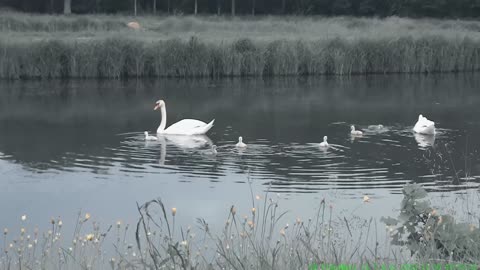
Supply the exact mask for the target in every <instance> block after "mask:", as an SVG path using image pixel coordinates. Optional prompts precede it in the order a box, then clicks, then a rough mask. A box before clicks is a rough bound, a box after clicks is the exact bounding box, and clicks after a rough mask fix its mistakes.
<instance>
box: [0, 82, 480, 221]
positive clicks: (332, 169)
mask: <svg viewBox="0 0 480 270" xmlns="http://www.w3.org/2000/svg"><path fill="white" fill-rule="evenodd" d="M479 89H480V76H478V74H466V75H435V76H372V77H363V76H361V77H351V78H316V79H313V78H309V79H297V78H287V79H269V80H260V79H234V80H219V81H216V80H213V81H212V80H191V81H186V80H161V81H128V82H118V81H68V82H62V81H27V82H0V179H1V180H0V193H1V194H0V212H2V217H3V218H1V219H0V221H1V223H2V224H0V226H8V225H12V224H16V223H17V220H18V217H19V216H20V215H21V214H23V213H28V214H29V216H31V217H32V219H33V220H35V221H38V223H42V222H43V221H44V220H45V222H47V221H48V219H49V218H50V216H59V215H60V216H62V217H64V218H65V219H66V220H67V219H69V218H70V217H71V219H72V222H73V221H74V217H75V215H76V212H77V211H78V209H83V210H84V211H89V212H92V213H93V214H94V215H96V216H98V217H99V219H100V220H103V221H104V222H113V221H115V220H117V219H125V220H129V221H131V222H133V220H134V219H135V218H136V213H135V202H139V203H142V202H144V201H147V200H149V199H152V198H156V197H162V198H163V199H164V201H166V203H167V204H169V205H174V206H176V207H177V208H178V209H179V214H180V213H182V214H183V216H184V217H185V220H186V222H190V220H191V219H192V218H195V217H199V216H204V217H207V218H210V219H214V220H215V219H219V220H220V219H223V218H224V216H225V215H226V214H227V211H228V207H229V206H230V205H231V204H237V205H245V206H248V204H249V202H250V191H249V190H250V186H251V187H252V189H253V190H254V192H255V193H258V194H261V193H263V192H264V191H265V190H267V189H268V188H269V187H270V190H271V191H272V192H275V193H279V194H280V197H281V198H284V199H285V203H284V205H285V206H286V207H287V208H290V209H296V210H298V211H299V212H300V214H305V215H308V214H309V211H310V210H312V209H313V205H315V204H316V201H315V200H317V199H319V198H323V197H328V198H331V200H332V201H333V202H335V203H336V204H337V205H339V207H341V208H343V209H347V210H348V209H354V208H355V211H364V213H365V214H370V215H382V214H391V212H392V209H395V208H398V202H399V201H400V200H401V196H400V195H398V194H400V193H401V187H402V185H403V184H405V183H409V182H418V183H424V184H425V185H426V186H427V187H428V188H429V190H430V191H431V192H432V194H438V193H442V194H444V195H443V196H452V197H454V196H455V194H457V193H458V192H461V191H462V190H466V189H471V190H472V189H476V188H478V186H479V183H480V162H479V160H480V158H479V155H478V149H479V148H480V144H479V141H478V138H480V117H479V115H480V91H479ZM160 98H162V99H164V100H165V101H166V108H167V114H168V123H169V124H171V123H174V122H176V121H178V120H181V119H183V118H195V119H199V120H203V121H205V122H208V121H210V120H211V119H216V120H215V126H214V127H213V128H212V130H211V131H210V132H209V133H208V137H206V136H205V137H195V138H193V139H188V138H185V137H161V138H160V140H159V142H145V141H144V140H143V131H145V130H148V131H150V132H153V133H155V130H156V129H157V127H158V125H159V123H160V113H159V112H158V111H153V107H154V103H155V101H156V100H157V99H160ZM419 113H422V114H423V115H425V116H427V117H428V118H429V119H432V120H434V121H435V122H436V126H437V131H438V134H437V135H436V136H435V137H424V136H415V135H414V134H412V132H411V129H412V127H413V125H414V124H415V122H416V120H417V118H418V114H419ZM169 124H167V125H169ZM351 124H355V125H356V127H357V129H362V130H363V131H364V132H365V133H364V135H363V136H362V137H352V136H350V132H349V131H350V125H351ZM376 124H382V125H383V126H385V129H382V130H373V129H372V130H371V129H369V128H368V126H369V125H376ZM324 135H327V136H328V138H329V143H330V144H331V145H332V147H331V148H329V149H328V150H326V151H324V150H322V149H320V148H319V147H318V144H319V143H320V142H321V141H322V138H323V136H324ZM238 136H243V138H244V141H245V142H246V143H247V144H248V147H247V149H245V150H244V151H239V150H237V149H235V147H234V144H235V143H236V141H237V138H238ZM212 144H215V145H217V146H218V154H217V155H212V153H211V150H210V149H211V145H212ZM249 179H250V182H251V183H252V184H251V185H249V184H248V182H249ZM365 194H368V195H369V196H370V197H372V202H375V203H372V204H371V205H369V206H368V207H364V206H362V204H361V198H362V197H363V196H364V195H365ZM445 194H446V195H445ZM246 209H248V208H246ZM219 213H221V214H219ZM224 214H225V215H224ZM67 222H68V221H67Z"/></svg>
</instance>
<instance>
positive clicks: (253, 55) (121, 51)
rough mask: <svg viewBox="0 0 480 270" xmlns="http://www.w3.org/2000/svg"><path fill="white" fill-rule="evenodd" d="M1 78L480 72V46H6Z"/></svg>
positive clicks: (439, 41)
mask: <svg viewBox="0 0 480 270" xmlns="http://www.w3.org/2000/svg"><path fill="white" fill-rule="evenodd" d="M0 52H1V54H0V77H1V78H6V79H22V78H116V79H119V78H128V77H224V76H289V75H323V74H334V75H351V74H370V73H432V72H468V71H469V72H471V71H478V70H480V41H474V40H472V39H470V38H467V37H466V38H463V39H461V40H458V41H455V42H453V43H452V42H451V41H449V40H447V39H445V38H441V37H423V38H419V39H414V38H409V37H406V38H397V39H392V40H375V41H372V40H368V39H359V40H353V41H349V40H346V39H342V38H335V39H332V40H323V41H302V40H298V41H288V40H277V41H272V42H267V43H262V42H255V41H252V40H250V39H239V40H237V41H234V42H232V43H226V42H225V43H220V44H212V43H207V42H204V41H201V40H200V39H198V38H195V37H193V38H191V39H190V40H188V41H183V40H181V39H171V40H165V41H154V42H143V41H140V40H135V39H129V38H124V37H116V38H108V39H104V40H85V41H74V42H72V41H63V40H46V41H44V40H41V41H31V42H29V43H22V44H17V43H15V42H7V41H5V40H1V41H0Z"/></svg>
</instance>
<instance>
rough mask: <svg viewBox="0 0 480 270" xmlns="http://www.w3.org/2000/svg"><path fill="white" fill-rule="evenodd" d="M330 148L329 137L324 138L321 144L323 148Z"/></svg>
mask: <svg viewBox="0 0 480 270" xmlns="http://www.w3.org/2000/svg"><path fill="white" fill-rule="evenodd" d="M328 146H329V144H328V142H327V136H323V142H321V143H320V147H321V148H327V147H328Z"/></svg>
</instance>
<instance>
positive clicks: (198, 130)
mask: <svg viewBox="0 0 480 270" xmlns="http://www.w3.org/2000/svg"><path fill="white" fill-rule="evenodd" d="M159 108H160V110H161V112H162V121H161V122H160V126H159V127H158V129H157V133H158V134H174V135H202V134H205V133H207V131H209V130H210V129H211V128H212V126H213V122H214V121H215V119H214V120H212V121H211V122H210V123H208V124H207V123H205V122H202V121H199V120H195V119H183V120H181V121H178V122H177V123H175V124H173V125H171V126H169V127H168V128H166V129H165V127H166V125H167V110H166V109H165V102H164V101H163V100H158V101H157V102H156V103H155V108H153V109H154V110H158V109H159Z"/></svg>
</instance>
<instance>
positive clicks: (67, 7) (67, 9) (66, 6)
mask: <svg viewBox="0 0 480 270" xmlns="http://www.w3.org/2000/svg"><path fill="white" fill-rule="evenodd" d="M71 13H72V0H65V1H63V14H67V15H68V14H71Z"/></svg>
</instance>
